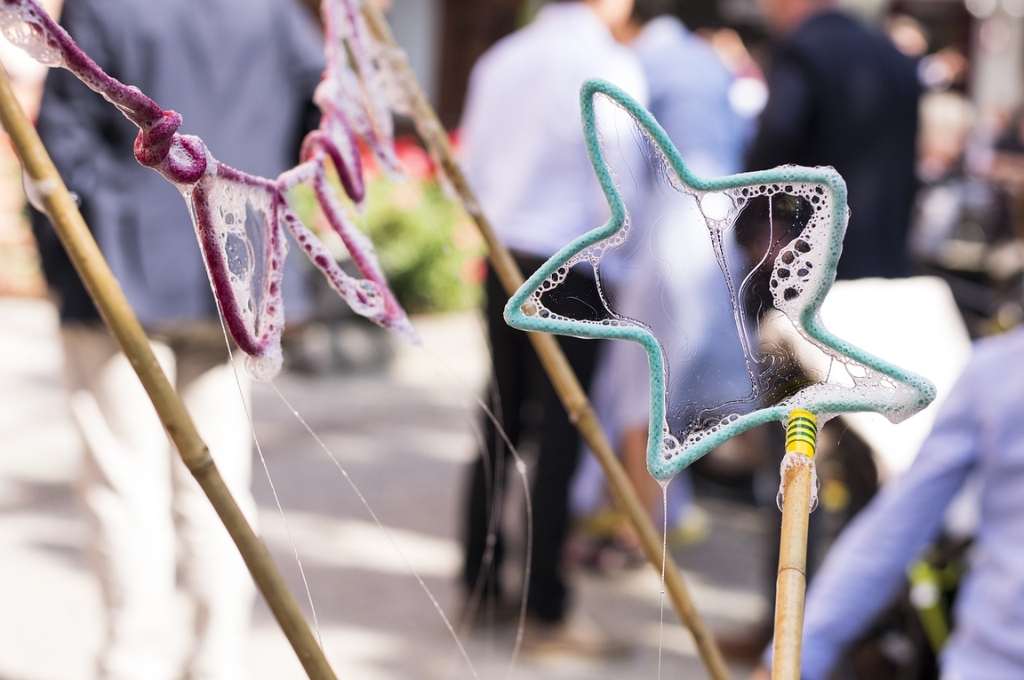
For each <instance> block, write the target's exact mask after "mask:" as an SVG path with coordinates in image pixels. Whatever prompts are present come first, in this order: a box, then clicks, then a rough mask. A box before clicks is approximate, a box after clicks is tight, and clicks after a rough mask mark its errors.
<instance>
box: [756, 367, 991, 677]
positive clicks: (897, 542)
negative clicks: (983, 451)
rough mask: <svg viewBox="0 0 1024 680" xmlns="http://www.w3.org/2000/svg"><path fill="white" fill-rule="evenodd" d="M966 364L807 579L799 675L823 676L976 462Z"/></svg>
mask: <svg viewBox="0 0 1024 680" xmlns="http://www.w3.org/2000/svg"><path fill="white" fill-rule="evenodd" d="M973 365H974V362H973V361H972V364H971V365H969V366H968V367H967V369H966V371H965V372H964V375H963V376H962V377H961V378H960V380H959V382H958V383H957V385H956V386H955V387H954V389H953V391H952V392H951V393H950V395H949V397H948V398H947V400H946V401H945V403H944V404H943V406H942V408H941V410H940V412H939V415H938V417H937V419H936V422H935V426H934V427H933V429H932V432H931V434H930V435H929V436H928V438H927V439H926V440H925V442H924V444H923V445H922V448H921V451H920V453H919V454H918V456H917V458H916V459H915V460H914V463H913V465H912V466H911V467H910V469H909V470H908V471H907V472H906V473H905V474H904V475H903V476H902V477H901V478H899V479H897V480H895V481H893V482H892V483H891V484H889V485H888V486H887V487H885V488H884V489H883V490H882V491H881V492H880V493H879V495H878V496H877V497H876V498H875V499H874V500H872V502H871V503H870V504H869V505H868V507H867V508H865V509H864V510H863V511H862V512H861V513H860V515H858V516H857V517H856V518H855V519H854V520H853V522H851V524H850V525H849V526H848V527H847V529H846V530H845V531H844V532H843V533H842V535H841V536H840V537H839V539H838V540H837V541H836V543H835V545H834V546H833V547H832V549H831V550H830V552H829V555H828V557H827V558H826V560H825V563H824V564H823V565H822V568H821V569H820V571H819V572H818V574H817V576H816V577H815V579H814V581H813V582H812V583H811V587H810V589H809V591H808V594H807V605H806V610H805V614H804V637H803V659H802V677H803V678H804V679H805V680H819V679H822V678H825V677H826V676H827V674H828V672H829V671H830V670H831V668H832V666H833V665H834V664H835V662H836V660H837V659H838V658H839V655H840V654H842V653H843V652H844V651H845V650H846V648H847V647H848V646H849V645H850V644H852V643H853V642H854V641H856V639H857V638H858V637H859V636H860V635H862V634H863V633H864V631H865V630H867V628H868V626H869V625H871V623H872V622H873V621H874V619H875V618H876V617H877V616H878V614H880V613H881V612H882V611H883V610H884V609H885V607H886V606H888V605H889V603H890V602H891V601H892V598H893V597H894V596H895V595H896V593H897V592H898V591H899V588H900V587H901V586H902V585H903V584H904V583H905V578H906V572H907V568H908V567H909V565H910V563H911V562H912V561H913V560H914V559H915V558H916V557H917V556H918V555H919V554H920V552H921V550H922V549H923V548H925V547H926V546H927V545H928V544H929V543H930V542H931V541H933V540H934V539H935V537H936V536H937V534H938V532H939V530H940V528H941V527H942V523H943V519H944V515H945V511H946V508H947V507H948V506H949V504H950V502H951V501H952V499H953V497H954V496H955V495H956V494H957V492H958V491H959V490H960V488H961V487H962V486H963V484H964V481H965V479H966V477H967V475H968V473H969V472H970V471H971V469H972V468H973V467H974V465H975V463H976V461H977V460H978V455H979V449H978V447H979V445H980V442H981V437H980V436H979V427H978V418H977V416H976V412H975V404H976V399H975V394H976V389H977V387H976V384H977V381H976V380H975V375H974V373H975V372H974V371H972V370H971V368H972V366H973ZM770 655H771V648H769V649H768V650H767V651H766V653H765V661H766V662H767V663H768V665H770V661H771V658H770Z"/></svg>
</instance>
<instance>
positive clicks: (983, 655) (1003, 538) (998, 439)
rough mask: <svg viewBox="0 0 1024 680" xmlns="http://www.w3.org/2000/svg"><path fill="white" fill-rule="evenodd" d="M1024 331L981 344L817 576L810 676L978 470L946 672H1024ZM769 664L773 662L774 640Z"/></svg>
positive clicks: (899, 579)
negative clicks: (917, 444)
mask: <svg viewBox="0 0 1024 680" xmlns="http://www.w3.org/2000/svg"><path fill="white" fill-rule="evenodd" d="M1022 404H1024V329H1020V328H1018V329H1016V330H1013V331H1010V332H1008V333H1006V334H1004V335H1001V336H997V337H994V338H989V339H985V340H982V341H980V342H978V343H977V344H976V345H975V348H974V351H973V354H972V357H971V360H970V362H969V363H968V365H967V367H966V368H965V370H964V373H963V375H962V376H961V377H960V379H959V381H958V382H957V384H956V386H955V387H954V388H953V390H952V392H951V393H950V395H949V396H948V397H947V399H946V401H945V402H944V403H943V405H942V407H941V410H940V412H939V415H938V417H937V419H936V421H935V425H934V427H933V428H932V431H931V434H930V435H929V436H928V438H927V440H925V442H924V444H923V445H922V447H921V450H920V452H919V453H918V455H917V458H916V459H915V460H914V463H913V464H912V465H911V467H910V468H909V469H908V470H907V472H906V473H904V474H903V476H901V477H899V478H898V479H896V480H894V481H893V482H892V483H890V484H888V485H887V486H886V487H884V488H883V489H882V491H881V492H880V493H879V494H878V496H876V497H875V498H874V499H873V500H872V501H871V502H870V503H869V504H868V506H867V507H865V509H864V510H862V511H861V513H860V514H859V515H858V516H857V517H856V518H855V519H854V520H853V522H851V524H850V525H849V526H848V527H847V528H846V530H845V531H844V532H843V533H842V534H841V535H840V537H839V539H838V540H837V541H836V543H835V544H834V546H833V547H832V549H831V551H830V552H829V554H828V557H827V558H826V560H825V562H824V564H823V565H822V567H821V569H820V570H819V571H818V573H817V575H816V576H815V578H814V580H813V581H812V582H811V586H810V589H809V591H808V594H807V605H806V611H805V615H804V637H803V659H802V672H801V677H802V678H804V680H819V679H822V678H826V677H828V674H829V672H830V671H831V669H832V667H833V666H834V665H835V664H836V663H837V661H838V659H839V658H840V656H841V655H842V654H843V653H844V651H845V650H847V649H848V648H849V647H850V645H852V644H853V643H854V642H855V641H856V640H857V639H858V638H859V637H860V636H861V635H863V634H864V633H865V632H866V631H867V630H868V628H869V627H870V626H871V624H872V623H873V621H874V619H875V618H876V617H877V616H878V615H879V614H880V613H881V612H882V611H883V610H884V609H885V608H886V607H887V606H888V605H889V604H890V603H891V601H892V599H893V598H894V597H895V596H896V594H897V593H898V591H899V590H900V588H901V587H903V585H904V584H905V582H906V575H907V569H908V567H909V566H910V564H911V562H912V561H913V560H914V559H915V558H917V557H918V556H919V554H920V553H921V551H922V550H923V549H924V548H925V547H926V546H928V545H929V544H930V543H931V542H932V541H933V540H935V539H936V537H937V536H938V534H939V532H940V530H941V529H942V527H943V523H944V518H945V515H946V510H947V508H948V507H949V506H950V503H951V502H952V501H953V499H954V497H956V496H957V494H958V492H959V491H960V490H961V488H962V487H963V486H964V484H965V482H967V480H968V478H969V477H971V476H974V477H976V479H977V481H978V482H980V484H979V488H980V505H979V512H980V516H979V522H978V529H977V536H976V539H975V543H974V546H973V548H972V552H971V555H970V567H969V569H968V571H967V574H966V575H965V577H964V579H963V581H962V583H961V586H960V589H959V591H958V595H957V599H956V602H955V605H954V615H953V619H954V627H953V631H952V634H951V636H950V638H949V641H948V642H947V644H946V646H945V647H944V649H943V650H942V652H941V654H940V657H939V660H940V667H941V672H942V675H941V677H942V678H943V680H975V679H978V680H981V679H984V680H1011V679H1015V678H1022V677H1024V644H1022V641H1024V493H1022V489H1024V418H1022V417H1021V416H1022V414H1024V411H1022V407H1021V405H1022ZM764 661H765V663H766V664H768V665H770V662H771V658H770V648H769V650H768V651H767V652H766V653H765V657H764Z"/></svg>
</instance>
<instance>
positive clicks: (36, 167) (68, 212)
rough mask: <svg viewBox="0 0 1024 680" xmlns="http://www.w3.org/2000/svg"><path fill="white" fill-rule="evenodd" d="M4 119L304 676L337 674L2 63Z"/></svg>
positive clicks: (328, 679)
mask: <svg viewBox="0 0 1024 680" xmlns="http://www.w3.org/2000/svg"><path fill="white" fill-rule="evenodd" d="M0 123H2V125H3V128H4V130H6V131H7V133H8V135H10V138H11V141H12V143H13V145H14V148H15V150H16V151H17V152H18V156H19V157H20V158H21V162H22V164H23V166H24V169H25V173H26V175H27V177H26V182H31V183H32V185H34V188H35V190H36V191H37V192H38V194H39V199H40V200H41V201H42V205H43V207H44V208H45V210H46V214H47V215H49V217H50V221H51V222H52V223H53V226H54V228H55V230H56V231H57V236H58V237H59V238H60V241H61V243H62V244H63V245H64V249H65V250H66V251H67V253H68V256H69V257H70V258H71V261H72V263H74V265H75V269H76V270H77V271H78V274H79V276H81V278H82V281H83V283H85V287H86V288H87V289H88V291H89V295H90V296H91V297H92V299H93V300H94V301H95V302H96V307H97V308H98V309H99V311H100V314H101V315H102V316H103V320H104V321H105V322H106V324H107V326H108V328H109V329H110V332H111V333H112V334H113V336H114V338H115V339H116V340H117V342H118V344H119V345H120V346H121V350H122V351H123V352H124V353H125V356H127V357H128V360H129V361H130V362H131V364H132V366H133V367H134V368H135V372H136V373H137V374H138V376H139V379H140V380H141V381H142V385H143V387H145V389H146V392H147V393H148V394H149V398H150V400H151V401H152V402H153V406H154V407H155V408H156V412H157V414H158V415H159V416H160V421H161V422H162V423H163V425H164V427H165V428H166V429H167V432H168V434H169V435H170V436H171V439H172V441H173V442H174V445H175V446H176V447H177V449H178V452H179V453H180V454H181V458H182V460H183V461H184V462H185V465H186V466H187V467H188V469H189V471H190V472H191V473H192V475H193V476H194V477H195V478H196V481H198V482H199V485H200V486H201V487H202V489H203V491H204V492H206V495H207V497H208V498H209V499H210V503H212V504H213V507H214V509H215V510H216V511H217V514H218V515H219V516H220V518H221V521H222V522H223V523H224V526H225V527H226V528H227V530H228V533H229V534H230V535H231V538H232V539H233V540H234V542H235V545H236V546H238V551H239V552H240V553H241V554H242V558H243V559H244V560H245V564H246V566H247V567H248V568H249V572H250V573H251V574H252V577H253V580H254V581H255V582H256V585H257V586H258V587H259V589H260V592H262V593H263V597H264V598H266V600H267V604H268V605H269V606H270V609H271V611H272V612H273V613H274V616H275V617H276V618H277V621H278V623H279V624H280V626H281V630H283V631H284V634H285V636H286V637H287V638H288V641H289V642H290V643H291V645H292V648H293V649H294V650H295V653H296V655H297V656H298V657H299V661H300V662H301V663H302V667H303V668H304V669H305V670H306V674H307V675H308V676H309V678H310V680H336V676H335V675H334V671H332V670H331V667H330V665H329V664H328V663H327V659H326V657H324V653H323V650H322V649H320V647H319V645H318V644H317V642H316V639H315V638H314V637H313V634H312V632H311V631H310V629H309V626H308V625H307V623H306V620H305V618H304V617H303V615H302V610H301V609H299V606H298V604H297V603H296V602H295V599H294V598H293V597H292V595H291V593H290V592H289V591H288V586H287V585H286V584H285V581H284V578H283V577H282V576H281V573H280V572H279V571H278V570H277V567H276V566H275V565H274V561H273V559H272V558H271V557H270V553H269V552H268V551H267V549H266V547H265V546H264V545H263V543H261V542H260V540H259V538H258V537H257V536H256V533H255V532H254V531H253V529H252V527H251V526H250V525H249V523H248V521H246V519H245V516H244V515H243V514H242V511H241V510H240V509H239V507H238V504H237V503H236V502H235V499H234V498H233V497H232V496H231V492H230V491H228V488H227V486H226V485H225V484H224V480H223V478H222V477H221V475H220V472H219V471H218V470H217V466H216V465H215V464H214V462H213V459H212V458H211V457H210V452H209V450H208V449H207V447H206V444H204V443H203V441H202V439H200V437H199V434H198V433H197V432H196V428H195V425H194V424H193V422H192V419H191V417H190V416H189V414H188V411H187V410H186V409H185V405H184V403H183V402H182V401H181V397H179V396H178V393H177V392H175V391H174V387H173V386H172V385H171V383H170V381H169V380H168V379H167V376H166V375H164V373H163V370H162V369H161V368H160V366H159V364H158V363H157V361H156V357H155V356H154V355H153V351H152V349H151V348H150V346H149V340H148V338H147V337H146V334H145V332H144V331H143V330H142V326H141V325H140V324H139V321H138V319H137V318H136V316H135V313H134V312H133V311H132V309H131V307H130V306H129V304H128V300H127V299H125V296H124V293H123V292H122V291H121V287H120V284H118V282H117V279H115V278H114V275H113V274H112V273H111V271H110V267H109V266H108V265H107V262H106V260H105V259H104V258H103V254H102V253H101V252H100V250H99V247H98V246H97V245H96V241H95V240H94V239H93V237H92V234H91V233H90V232H89V229H88V227H86V225H85V221H84V220H83V219H82V215H81V213H79V212H78V206H77V205H76V204H75V201H74V199H73V198H72V197H71V195H70V194H69V193H68V190H67V187H65V186H64V182H63V181H62V180H61V178H60V175H59V174H58V173H57V169H56V168H55V167H54V165H53V161H52V160H50V157H49V154H47V152H46V149H45V148H44V147H43V143H42V141H41V140H40V139H39V135H37V134H36V131H35V128H33V127H32V123H31V122H30V121H29V119H28V117H27V116H26V115H25V112H24V111H23V110H22V109H21V106H20V105H19V104H18V102H17V100H16V99H15V98H14V93H13V92H12V91H11V85H10V80H9V79H8V77H7V71H6V70H4V69H3V68H0ZM30 190H31V188H30Z"/></svg>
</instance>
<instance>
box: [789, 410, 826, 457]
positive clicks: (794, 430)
mask: <svg viewBox="0 0 1024 680" xmlns="http://www.w3.org/2000/svg"><path fill="white" fill-rule="evenodd" d="M817 442H818V418H817V417H816V416H815V415H814V414H813V413H811V412H810V411H805V410H803V409H799V408H798V409H796V410H794V411H793V412H792V413H790V414H789V425H788V426H787V427H786V453H800V454H803V455H805V456H807V457H808V458H814V452H815V449H816V448H817Z"/></svg>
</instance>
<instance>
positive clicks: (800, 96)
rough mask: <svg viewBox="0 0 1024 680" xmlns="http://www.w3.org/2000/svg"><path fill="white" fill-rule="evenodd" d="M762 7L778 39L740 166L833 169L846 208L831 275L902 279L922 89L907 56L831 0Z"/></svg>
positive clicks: (766, 2)
mask: <svg viewBox="0 0 1024 680" xmlns="http://www.w3.org/2000/svg"><path fill="white" fill-rule="evenodd" d="M762 7H763V9H764V13H765V17H766V19H767V21H768V25H769V28H770V29H771V30H772V32H773V33H774V34H775V35H776V37H777V42H776V44H775V45H774V47H773V49H772V51H771V56H770V65H769V67H768V69H767V80H768V103H767V105H766V106H765V109H764V111H762V112H761V116H760V118H759V120H758V131H757V135H756V136H755V138H754V142H753V144H752V146H751V148H750V151H749V153H748V155H747V169H748V170H767V169H769V168H773V167H775V166H778V165H784V164H786V163H795V164H797V165H804V166H816V165H831V166H832V167H834V168H835V169H836V170H837V171H838V172H839V174H840V175H842V176H843V179H844V180H846V186H847V190H848V194H849V208H850V222H849V226H848V228H847V232H846V238H845V239H844V241H843V254H842V257H840V259H839V266H838V268H837V271H836V275H837V278H839V279H856V278H864V277H871V276H881V277H886V278H893V277H902V276H907V275H908V274H909V270H908V267H909V264H908V261H907V253H906V236H907V229H908V225H909V220H910V212H911V209H912V207H913V202H914V192H915V190H916V188H917V184H916V178H915V174H914V168H915V160H916V156H915V144H916V139H917V115H918V110H917V104H918V97H919V95H920V90H921V86H920V84H919V81H918V78H917V73H916V67H915V64H914V62H913V61H912V60H911V59H910V58H909V57H907V56H906V55H904V54H902V53H901V52H900V51H899V50H897V49H896V47H895V46H894V45H893V44H892V42H891V41H890V40H889V39H888V38H887V37H886V36H884V35H882V34H881V33H876V32H874V31H872V30H870V29H868V28H867V27H865V26H863V25H862V24H861V23H860V22H858V21H857V20H856V19H854V18H853V17H851V16H849V15H847V14H845V13H844V12H842V11H840V10H839V9H838V6H837V5H836V3H835V2H834V0H762Z"/></svg>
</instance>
